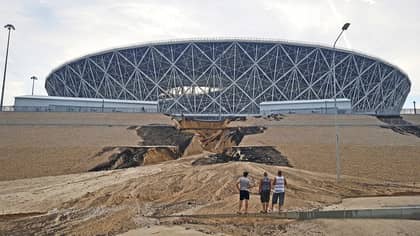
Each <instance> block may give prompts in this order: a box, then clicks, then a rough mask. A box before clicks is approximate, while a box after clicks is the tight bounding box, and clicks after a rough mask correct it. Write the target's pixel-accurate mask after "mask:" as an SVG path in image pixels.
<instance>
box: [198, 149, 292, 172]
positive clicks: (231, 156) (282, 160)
mask: <svg viewBox="0 0 420 236" xmlns="http://www.w3.org/2000/svg"><path fill="white" fill-rule="evenodd" d="M229 161H247V162H255V163H264V164H267V165H277V166H289V167H291V165H290V163H289V161H288V160H287V158H286V157H285V156H283V155H282V154H281V152H279V151H277V150H276V149H275V148H274V147H271V146H266V147H263V146H255V147H251V146H245V147H244V146H241V147H232V149H231V150H228V151H227V152H226V153H221V154H212V155H209V156H208V157H205V158H200V159H198V160H196V161H194V162H193V163H192V164H193V165H209V164H216V163H226V162H229Z"/></svg>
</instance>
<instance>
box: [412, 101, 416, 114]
mask: <svg viewBox="0 0 420 236" xmlns="http://www.w3.org/2000/svg"><path fill="white" fill-rule="evenodd" d="M413 105H414V115H417V111H416V101H413Z"/></svg>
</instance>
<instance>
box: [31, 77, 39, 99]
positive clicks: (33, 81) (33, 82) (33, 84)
mask: <svg viewBox="0 0 420 236" xmlns="http://www.w3.org/2000/svg"><path fill="white" fill-rule="evenodd" d="M30 79H31V80H32V96H34V87H35V80H38V78H37V77H36V76H32V77H31V78H30Z"/></svg>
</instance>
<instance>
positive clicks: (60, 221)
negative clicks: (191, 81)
mask: <svg viewBox="0 0 420 236" xmlns="http://www.w3.org/2000/svg"><path fill="white" fill-rule="evenodd" d="M411 119H417V117H412V118H411ZM152 123H161V124H171V123H172V121H171V120H170V119H169V118H168V117H166V116H163V115H157V114H101V113H7V112H6V113H0V235H11V234H12V235H13V234H14V235H22V234H39V235H45V234H55V233H57V232H60V233H62V234H78V235H98V234H108V235H117V234H120V233H125V232H129V231H130V230H137V231H131V232H129V233H131V234H136V233H139V234H141V235H147V234H150V235H165V234H166V235H167V232H172V233H171V235H174V236H178V235H191V234H193V235H194V234H195V235H202V234H208V233H212V234H215V233H218V234H226V235H264V234H266V235H280V234H282V235H398V234H401V235H416V233H417V232H420V226H419V224H420V222H419V221H408V220H312V221H301V222H295V221H285V220H274V219H270V220H267V219H255V218H246V217H245V218H241V217H233V218H232V219H226V218H224V219H217V218H214V219H201V220H197V219H188V218H175V219H171V220H158V218H157V217H158V216H161V215H172V214H217V213H233V212H236V211H237V192H236V189H235V183H236V180H237V179H238V177H239V176H240V175H241V173H242V172H243V171H244V170H247V171H249V172H250V176H251V179H252V181H253V182H254V183H255V182H257V179H258V178H260V177H261V175H262V173H263V172H264V171H266V172H268V173H269V175H270V177H272V176H274V174H275V173H276V172H277V170H278V169H279V167H275V166H268V165H264V164H255V163H247V162H229V163H224V164H216V165H205V166H192V165H191V163H192V162H193V161H194V160H196V159H197V158H201V157H202V156H203V155H205V154H201V155H196V156H190V157H183V158H181V159H179V160H174V161H168V162H164V163H160V164H156V165H150V166H143V167H138V168H130V169H124V170H114V171H102V172H86V170H87V166H88V163H89V160H91V159H92V155H94V154H95V153H97V152H98V151H100V150H102V148H103V147H107V146H119V145H121V146H124V145H138V142H139V141H141V139H140V138H139V137H138V136H137V134H136V133H135V131H134V130H133V129H128V128H129V127H130V126H133V125H136V126H139V125H145V124H152ZM338 123H340V124H341V126H340V128H339V133H340V156H341V157H342V173H343V175H342V180H341V181H340V182H339V183H337V182H336V178H335V145H334V143H335V139H334V137H335V129H334V127H333V126H331V125H332V124H333V117H332V116H320V115H311V116H298V115H293V116H287V117H284V118H283V119H282V120H278V121H275V120H266V119H263V118H251V119H249V120H247V121H245V122H232V123H231V124H230V125H231V126H238V125H239V126H243V125H262V126H265V127H267V130H265V132H264V133H262V134H256V135H248V136H245V138H244V140H243V141H242V142H241V144H240V145H272V146H275V147H276V148H277V149H278V150H279V151H280V152H282V153H283V154H285V155H286V156H287V158H288V159H289V160H290V162H291V164H292V165H293V168H289V167H281V168H280V169H282V170H283V172H284V174H285V176H286V178H287V180H288V183H289V186H288V188H287V194H286V205H285V209H286V210H308V209H322V208H325V209H351V208H352V209H354V208H371V207H387V206H398V205H417V204H419V197H418V195H419V194H420V183H419V182H420V172H419V171H418V167H419V166H420V158H419V157H420V156H419V153H420V138H417V137H415V136H412V135H403V134H399V133H395V132H394V131H392V130H390V129H384V128H381V127H379V125H381V124H382V123H381V122H380V121H379V120H377V119H376V118H374V117H370V116H339V117H338ZM402 195H404V196H402ZM405 195H412V196H409V197H405ZM378 196H392V197H391V198H390V197H388V198H378ZM361 197H363V198H361ZM259 210H260V203H259V196H258V195H257V189H256V188H255V187H254V188H253V189H251V200H250V212H258V211H259ZM175 225H176V226H175ZM185 233H186V234H185Z"/></svg>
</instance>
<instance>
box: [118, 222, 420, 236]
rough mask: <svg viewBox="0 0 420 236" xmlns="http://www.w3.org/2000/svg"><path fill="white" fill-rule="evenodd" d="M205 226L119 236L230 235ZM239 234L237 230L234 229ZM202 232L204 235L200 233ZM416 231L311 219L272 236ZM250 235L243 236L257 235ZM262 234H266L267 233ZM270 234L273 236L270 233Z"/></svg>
mask: <svg viewBox="0 0 420 236" xmlns="http://www.w3.org/2000/svg"><path fill="white" fill-rule="evenodd" d="M208 228H210V227H206V226H197V225H187V226H151V227H150V228H140V229H135V230H131V231H128V232H126V233H123V234H120V236H134V235H145V236H151V235H158V236H184V235H194V236H195V235H197V236H200V235H209V234H212V235H234V233H233V234H224V233H214V232H212V231H210V230H209V229H208ZM237 231H239V230H237ZM203 232H204V233H203ZM418 232H420V222H419V221H415V220H404V221H402V220H366V219H358V220H330V219H328V220H311V221H305V222H294V223H291V224H287V225H285V226H284V228H283V229H282V230H280V231H279V232H276V234H275V235H333V236H343V235H349V236H353V235H361V236H363V235H390V236H391V235H407V236H410V235H412V236H417V235H418ZM258 233H259V232H253V233H249V234H245V235H261V234H258ZM266 235H270V234H269V233H268V234H266ZM271 235H274V234H271Z"/></svg>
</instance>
